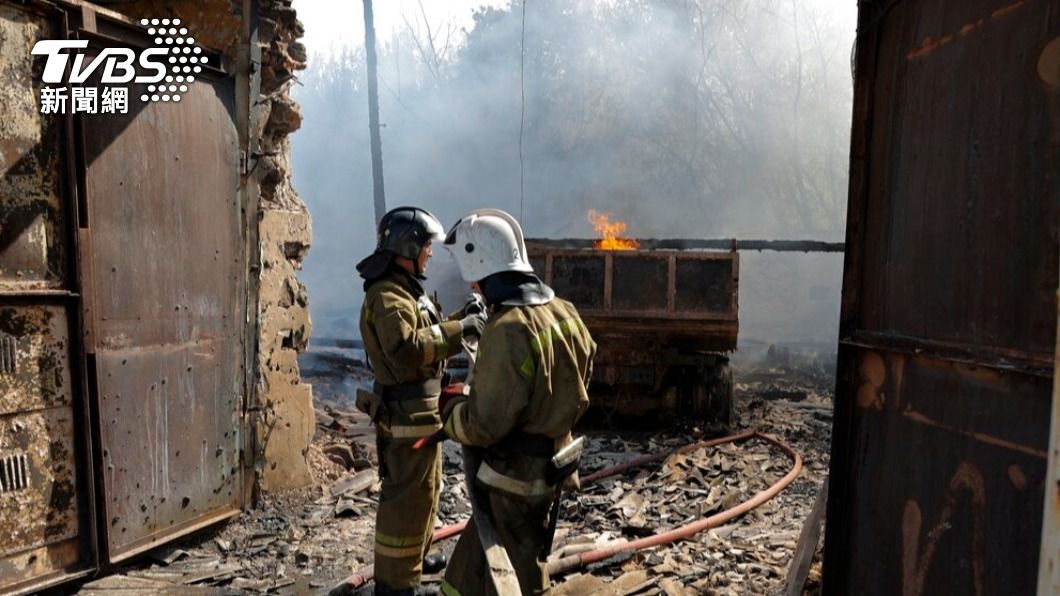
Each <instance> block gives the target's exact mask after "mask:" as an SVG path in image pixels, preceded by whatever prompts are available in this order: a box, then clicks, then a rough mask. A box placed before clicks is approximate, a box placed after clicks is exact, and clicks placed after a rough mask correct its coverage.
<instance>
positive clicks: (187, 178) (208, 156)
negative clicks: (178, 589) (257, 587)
mask: <svg viewBox="0 0 1060 596" xmlns="http://www.w3.org/2000/svg"><path fill="white" fill-rule="evenodd" d="M68 36H78V37H81V38H87V39H89V40H90V43H91V45H90V49H89V51H88V52H87V53H88V54H89V55H90V56H91V55H92V54H93V53H95V52H98V51H99V49H100V48H102V47H115V46H123V45H124V46H128V47H133V48H135V49H139V48H142V47H146V46H147V45H149V44H150V40H149V38H147V37H146V36H145V35H144V33H143V32H142V31H139V30H138V29H137V28H136V27H133V26H131V25H129V24H127V23H126V22H124V21H122V20H121V19H116V18H109V17H107V16H105V15H102V14H96V13H95V11H94V10H93V9H92V8H91V7H90V6H88V5H81V6H70V5H62V6H61V7H56V6H55V5H51V4H48V3H44V2H29V3H25V2H8V1H5V0H0V55H2V56H4V58H5V60H6V62H5V64H4V66H5V68H3V69H0V103H2V104H3V106H4V115H5V118H2V119H0V120H3V121H2V122H0V592H7V591H14V592H28V591H32V590H34V589H38V588H40V587H42V586H46V585H52V584H55V583H57V582H59V581H64V580H69V579H72V578H74V577H77V576H79V575H85V574H88V573H91V572H93V571H94V570H96V569H98V568H99V567H100V566H101V565H106V564H108V563H111V562H116V561H120V560H123V559H126V558H128V557H130V556H133V555H135V554H137V553H140V552H142V551H144V550H146V549H149V548H151V547H152V546H154V545H157V544H159V543H161V542H165V541H167V540H171V539H172V538H174V537H176V536H179V535H182V534H186V533H188V532H191V531H194V530H195V529H197V528H201V527H203V526H205V525H207V524H211V523H214V522H216V521H218V520H220V519H223V518H225V517H228V516H232V515H234V514H236V513H238V511H239V509H240V507H241V505H242V503H243V502H244V494H243V491H244V479H243V460H242V448H243V441H244V440H245V436H244V434H245V433H244V431H243V427H242V424H243V407H244V405H243V396H244V391H245V385H246V381H245V370H244V363H245V362H246V350H247V349H248V348H247V346H246V345H245V339H244V338H245V333H246V328H245V325H246V317H247V312H246V307H247V306H246V299H247V288H246V280H247V262H246V249H245V247H246V239H245V237H244V235H243V228H244V221H245V220H244V217H245V213H244V212H243V205H242V203H241V198H240V197H241V195H240V188H241V186H240V185H241V171H240V163H241V161H240V153H241V150H240V142H239V135H238V132H237V128H236V123H235V120H236V117H235V111H236V110H235V83H234V80H233V78H232V77H230V76H228V75H227V74H226V73H225V72H223V71H221V70H218V69H216V68H207V69H205V70H204V71H203V72H202V73H201V76H200V78H199V80H198V81H197V82H196V83H195V84H194V85H191V86H190V87H189V90H188V92H187V93H185V94H184V95H183V97H182V98H181V99H182V101H181V102H180V104H173V103H148V104H144V103H141V102H138V101H130V102H129V109H130V113H129V114H127V115H121V114H118V115H114V114H107V115H98V116H88V115H78V116H76V117H73V116H41V113H40V109H39V106H38V93H39V89H40V87H41V71H42V70H43V60H42V59H41V58H39V57H34V56H32V55H31V54H30V49H31V48H32V47H33V45H34V43H35V42H36V41H39V40H41V39H62V38H65V37H68ZM212 58H213V59H212V60H211V64H213V65H218V64H220V62H219V60H218V58H219V57H218V56H216V55H214V56H213V57H212ZM143 92H144V90H143V89H142V88H141V87H138V86H136V85H133V86H131V87H130V89H129V93H130V95H136V96H138V95H140V94H141V93H143Z"/></svg>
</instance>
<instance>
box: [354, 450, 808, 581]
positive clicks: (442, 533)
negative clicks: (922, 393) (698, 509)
mask: <svg viewBox="0 0 1060 596" xmlns="http://www.w3.org/2000/svg"><path fill="white" fill-rule="evenodd" d="M749 439H761V440H763V441H765V442H767V443H770V444H772V445H775V446H776V447H778V448H780V450H781V451H783V452H784V453H785V454H787V455H788V457H790V458H791V460H792V466H791V470H789V471H788V473H787V474H785V475H784V477H782V478H781V479H780V480H778V481H776V482H775V483H773V484H772V485H771V486H770V487H769V488H767V489H765V490H763V491H760V492H758V493H757V494H755V495H754V496H753V497H751V498H750V499H748V500H747V501H744V502H743V503H740V504H739V505H736V506H734V507H731V508H729V509H726V510H724V511H721V512H719V513H716V514H714V515H712V516H710V517H706V518H703V519H700V520H698V521H694V522H691V523H689V524H686V525H684V526H680V527H678V528H674V529H672V530H668V531H666V532H662V533H660V534H653V535H651V536H646V537H644V538H640V539H638V540H634V541H632V542H622V543H619V544H615V545H612V546H608V547H604V548H600V549H596V550H592V551H588V552H584V553H579V554H576V555H570V556H568V557H563V558H562V559H558V560H556V561H553V562H552V563H550V564H549V566H548V573H549V575H561V574H564V573H567V572H569V571H572V570H574V569H578V568H579V567H583V566H585V565H589V564H591V563H596V562H599V561H603V560H605V559H608V558H610V557H613V556H615V555H617V554H618V553H622V552H629V551H634V550H641V549H645V548H651V547H653V546H661V545H663V544H670V543H671V542H676V541H678V540H684V539H686V538H691V537H692V536H695V535H696V534H698V533H700V532H702V531H703V530H709V529H710V528H716V527H718V526H720V525H721V524H723V523H725V522H727V521H729V520H731V519H733V518H736V517H739V516H741V515H743V514H745V513H747V512H748V511H750V510H752V509H754V508H755V507H758V506H759V505H761V504H762V503H765V502H766V501H768V500H770V499H772V498H773V497H775V496H776V495H777V494H778V493H779V492H780V491H782V490H784V489H785V488H786V487H787V486H788V485H789V484H791V483H792V481H794V480H795V478H796V477H797V476H798V475H799V473H800V472H801V471H802V456H800V455H799V454H798V453H796V452H795V450H794V449H792V448H791V447H790V446H788V444H787V443H784V442H783V441H781V440H779V439H776V438H774V437H771V436H769V435H765V434H762V433H759V432H758V431H753V430H749V431H744V432H742V433H738V434H735V435H729V436H727V437H721V438H718V439H712V440H710V441H701V442H699V443H693V444H690V445H686V446H684V447H680V448H678V449H675V450H673V451H667V452H665V453H656V454H653V455H645V456H642V457H637V458H634V459H632V460H630V461H627V462H625V463H621V464H618V465H616V466H612V467H610V468H605V469H603V470H600V471H598V472H594V473H593V474H589V475H588V476H586V477H585V478H583V479H582V484H583V485H586V484H592V483H593V482H595V481H597V480H600V479H601V478H608V477H610V476H615V475H618V474H621V473H622V472H625V471H626V470H629V469H631V468H635V467H637V466H642V465H644V464H646V463H651V462H653V461H660V460H663V459H666V458H668V457H670V456H671V455H675V454H679V453H690V452H692V451H697V450H699V449H706V448H708V447H717V446H718V445H724V444H726V443H735V442H737V441H746V440H749ZM466 526H467V521H466V520H465V521H462V522H460V523H456V524H453V525H451V526H446V527H444V528H440V529H439V530H437V531H436V532H435V533H434V536H433V540H434V541H439V540H444V539H446V538H450V537H452V536H455V535H457V534H459V533H460V532H462V531H463V530H464V528H465V527H466ZM373 575H374V574H373V569H372V566H371V565H369V566H367V567H364V568H362V569H360V570H358V571H357V572H356V573H354V574H353V575H351V576H350V577H348V578H346V579H345V580H343V582H342V583H341V584H339V586H340V587H342V588H346V589H350V588H354V589H355V588H359V587H361V586H363V585H365V584H367V583H368V582H369V581H371V580H372V577H373ZM333 591H334V590H333Z"/></svg>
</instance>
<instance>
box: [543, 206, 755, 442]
mask: <svg viewBox="0 0 1060 596" xmlns="http://www.w3.org/2000/svg"><path fill="white" fill-rule="evenodd" d="M589 219H590V221H591V222H592V223H593V225H594V227H595V228H596V230H597V232H598V233H599V234H600V235H601V236H602V238H601V239H600V240H597V241H594V242H591V243H589V244H588V246H586V243H585V242H579V241H563V240H545V239H528V240H527V250H528V252H529V255H530V262H531V264H532V265H533V266H534V270H535V271H536V272H537V273H538V274H539V275H540V276H541V277H542V278H543V279H544V280H545V282H546V283H547V284H549V285H550V286H552V287H553V288H554V289H555V290H556V293H557V294H558V295H559V296H561V297H563V298H565V299H567V300H570V301H571V302H573V303H574V305H575V306H577V307H578V311H579V312H580V313H581V316H582V318H583V319H584V321H585V323H586V325H587V326H588V327H589V330H590V332H591V333H592V335H593V338H594V339H596V341H597V344H598V346H599V348H598V352H597V356H596V359H595V361H594V362H595V365H594V372H593V402H594V405H595V406H596V407H595V408H594V412H593V413H591V415H595V416H597V417H601V416H602V417H604V418H605V419H611V421H614V422H619V423H620V422H621V421H622V420H623V419H626V420H628V419H634V418H635V419H636V420H637V424H638V426H644V425H645V424H651V423H652V422H654V423H656V424H660V425H661V424H668V423H672V422H674V421H675V420H678V419H684V420H695V421H697V422H698V423H700V424H701V425H703V426H705V427H707V428H711V429H718V430H721V429H724V428H725V427H727V426H728V425H729V422H730V420H731V417H732V394H733V384H732V370H731V368H730V367H729V359H728V357H727V354H728V353H729V352H731V351H732V350H735V349H736V335H737V331H738V328H739V317H738V308H737V307H738V304H737V300H738V295H739V294H738V289H739V287H738V284H739V256H738V253H737V251H736V246H735V244H734V245H733V246H732V247H731V248H730V249H729V250H702V249H691V250H690V249H680V248H659V247H658V246H653V247H651V248H642V247H641V242H640V241H638V240H635V239H630V238H624V237H622V235H623V233H624V232H625V224H624V223H622V222H617V221H611V220H610V218H609V216H608V215H607V214H601V213H596V212H592V211H590V212H589Z"/></svg>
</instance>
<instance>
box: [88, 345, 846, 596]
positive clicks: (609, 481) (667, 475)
mask: <svg viewBox="0 0 1060 596" xmlns="http://www.w3.org/2000/svg"><path fill="white" fill-rule="evenodd" d="M362 358H363V355H362V354H360V353H359V352H358V351H356V350H352V349H339V348H328V349H320V348H315V349H313V350H311V351H310V352H308V353H307V354H304V355H303V357H302V362H301V365H302V371H303V376H304V377H305V378H306V380H307V381H308V382H310V383H312V384H313V387H314V399H315V402H316V410H317V433H316V437H315V439H314V442H313V445H312V446H311V449H310V453H309V457H310V461H311V464H312V469H313V473H314V476H315V479H316V484H315V486H312V487H310V488H307V489H303V490H299V491H292V492H288V493H285V494H279V495H268V496H264V497H262V498H260V499H259V500H258V501H259V502H258V503H257V505H256V506H255V507H254V508H252V509H249V510H248V511H245V512H244V513H243V514H241V515H240V516H239V517H238V518H236V519H234V520H233V521H231V522H229V523H228V524H227V525H225V526H223V527H220V528H215V529H213V530H209V531H207V532H205V533H202V534H198V535H196V536H194V537H192V538H190V539H189V540H187V541H185V542H183V543H182V544H179V545H176V546H174V547H170V548H166V549H162V550H161V551H158V552H155V553H152V554H150V555H149V556H147V557H145V558H143V559H141V560H139V561H137V562H135V563H133V564H131V565H129V566H128V567H126V568H124V569H121V570H118V572H117V573H115V574H113V575H110V576H107V577H104V578H102V579H100V580H96V581H95V582H92V583H89V584H87V585H85V586H84V587H83V588H82V589H81V593H82V594H114V593H118V592H121V593H124V594H128V593H130V592H129V591H128V590H130V589H132V590H134V591H138V592H139V593H153V594H165V593H173V594H177V593H179V594H189V593H191V594H195V593H199V594H253V593H267V592H268V593H297V594H326V593H328V591H329V590H331V589H332V588H333V587H334V586H336V585H338V584H340V583H341V582H342V580H343V579H344V578H345V577H347V576H349V575H350V574H352V573H354V572H355V571H357V570H359V569H361V568H363V567H365V566H366V565H370V564H371V559H372V542H373V540H372V537H373V520H374V515H375V507H376V503H377V501H376V496H377V495H378V481H377V479H376V476H375V466H376V454H375V446H374V431H373V430H372V428H371V426H370V425H369V424H368V421H367V420H366V419H365V417H364V416H363V415H361V414H360V413H357V412H356V411H355V409H354V407H353V396H354V391H355V389H356V387H357V386H359V385H367V384H369V383H370V382H371V377H370V373H369V371H367V370H366V369H365V368H364V366H363V364H362V363H361V361H362ZM746 360H748V359H747V358H744V359H743V360H742V361H741V362H740V363H739V365H737V366H736V367H735V380H736V384H735V400H736V401H735V414H736V417H735V423H734V424H733V428H732V431H733V432H734V433H735V432H738V431H741V430H745V429H754V430H758V431H760V432H763V433H766V434H769V435H772V436H775V437H776V438H778V439H781V440H782V441H784V442H786V443H787V444H788V445H790V446H791V447H792V448H793V449H794V450H795V451H797V452H798V453H799V454H800V455H801V456H802V459H803V470H802V473H801V474H800V475H799V476H798V477H797V478H796V479H795V480H794V482H792V484H791V485H789V486H788V487H787V488H786V489H785V490H784V491H783V492H781V493H780V494H779V495H778V496H776V497H775V498H773V499H772V500H770V501H768V502H766V503H765V504H763V505H762V506H760V507H758V508H756V509H753V510H751V511H750V512H749V513H747V514H745V515H743V516H741V517H738V518H735V519H733V520H731V521H729V522H728V523H726V524H724V525H722V526H720V527H717V528H714V529H711V530H707V531H704V532H702V533H700V534H698V535H696V536H695V537H694V538H693V539H689V540H684V541H680V542H676V543H673V544H670V545H668V546H660V547H656V548H652V549H648V550H643V551H637V552H635V553H632V554H629V553H627V554H622V555H618V556H616V557H613V558H611V559H609V560H606V561H604V562H602V563H598V564H595V565H592V566H590V567H588V568H584V569H579V570H576V571H573V572H570V573H568V574H566V575H565V576H562V577H557V578H554V586H555V593H557V594H616V595H617V594H645V595H652V594H666V595H669V596H672V595H677V594H776V593H781V592H783V590H784V585H785V577H786V574H787V572H788V567H789V564H790V562H791V559H792V556H793V553H794V552H795V549H796V544H797V541H798V539H799V533H800V530H801V529H802V526H803V522H804V520H805V519H806V518H807V516H809V514H810V511H811V509H812V508H813V505H814V501H815V499H816V496H817V492H818V491H819V489H820V487H821V482H822V480H823V479H824V478H825V476H826V475H827V470H828V449H829V435H830V430H831V420H832V391H833V385H834V381H833V372H832V371H831V370H830V369H829V368H828V367H827V366H824V365H822V364H821V363H820V362H819V361H817V360H816V359H815V358H801V359H800V358H798V357H796V356H791V355H789V354H788V353H786V352H783V351H781V350H776V351H771V352H770V353H769V354H768V355H766V357H765V358H761V359H759V358H756V359H755V361H754V362H747V361H746ZM582 434H584V435H585V436H586V437H587V452H586V454H585V455H584V456H583V459H582V465H581V473H582V475H583V476H587V475H588V474H590V473H592V472H594V471H597V470H600V469H603V468H606V467H609V466H613V465H615V464H619V463H622V462H624V461H627V460H630V459H632V458H634V457H636V456H639V455H644V454H653V453H662V452H668V451H672V450H674V449H676V448H678V447H681V446H683V445H686V444H689V443H693V442H696V441H698V440H701V439H703V438H704V437H703V436H702V435H701V433H700V432H699V430H698V429H697V428H695V427H694V426H689V427H685V428H673V429H667V430H664V431H661V432H660V431H652V432H644V431H637V430H630V429H625V430H621V431H615V430H599V429H596V430H592V431H586V432H584V433H582ZM790 468H791V460H790V459H789V458H788V456H787V455H785V454H784V453H783V452H782V451H781V450H779V449H778V448H777V447H775V446H772V445H770V444H768V443H766V442H763V441H760V440H749V441H745V442H742V443H733V444H726V445H722V446H719V447H714V448H709V449H703V450H699V451H695V452H691V453H686V454H676V455H671V456H669V457H667V458H666V459H664V460H663V461H659V462H655V463H651V464H647V465H645V466H642V467H639V468H636V469H632V470H630V471H628V472H626V473H624V474H621V475H618V476H614V477H611V478H606V479H603V480H600V481H598V482H595V483H592V484H587V485H586V486H584V487H583V489H582V490H581V491H580V492H578V493H576V494H568V495H567V496H565V498H564V500H563V505H562V509H561V515H560V521H559V524H558V528H557V532H556V540H555V544H554V555H553V556H554V557H556V556H563V555H569V554H573V553H577V552H582V551H585V550H589V549H591V548H597V547H601V546H607V545H609V544H612V543H614V542H615V541H620V540H633V539H636V538H639V537H643V536H646V535H650V534H653V533H658V532H661V531H665V530H668V529H672V528H675V527H677V526H681V525H684V524H686V523H689V522H691V521H694V520H696V519H700V518H702V517H707V516H709V515H712V514H714V513H717V512H719V511H722V510H724V509H727V508H729V507H732V506H734V505H736V504H738V503H740V502H742V501H744V500H747V499H749V498H750V497H751V496H753V495H754V494H755V493H757V492H759V491H761V490H763V489H765V488H766V487H768V486H769V485H770V484H772V483H774V482H775V481H776V480H778V479H780V478H781V477H782V476H783V475H784V474H786V473H787V472H788V470H789V469H790ZM444 473H445V489H444V491H443V494H442V502H441V513H440V516H439V518H440V519H439V522H438V523H439V526H445V525H449V524H452V523H455V522H457V521H461V520H463V519H466V518H467V517H468V515H469V513H470V509H469V506H468V504H467V495H466V492H465V489H464V481H463V474H462V472H461V470H460V453H459V448H458V447H457V446H455V445H453V444H452V443H446V446H445V448H444ZM455 542H456V538H450V539H448V540H445V541H442V542H440V543H438V544H437V545H436V548H439V549H441V550H443V551H449V550H451V549H452V547H453V546H454V544H455ZM819 561H820V553H819V552H818V553H817V555H816V556H815V560H814V564H813V566H812V567H811V569H810V574H809V578H808V580H807V584H806V593H817V592H818V591H819V581H820V562H819ZM424 581H425V583H426V585H427V586H429V587H430V586H433V587H435V588H437V586H438V583H439V581H440V578H439V577H437V576H426V577H425V578H424ZM361 592H363V593H370V591H368V590H365V589H362V590H361Z"/></svg>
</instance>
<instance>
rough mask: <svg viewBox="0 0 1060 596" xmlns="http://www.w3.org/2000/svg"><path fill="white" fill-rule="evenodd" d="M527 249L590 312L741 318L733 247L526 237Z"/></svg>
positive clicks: (593, 314) (639, 316) (674, 317)
mask: <svg viewBox="0 0 1060 596" xmlns="http://www.w3.org/2000/svg"><path fill="white" fill-rule="evenodd" d="M527 250H528V251H529V253H530V261H531V265H533V266H534V267H535V270H536V271H538V272H539V273H540V274H542V277H543V279H544V280H545V282H546V283H548V284H550V285H551V286H552V287H553V288H554V289H555V290H556V292H557V293H558V294H559V295H560V296H562V297H564V298H565V299H567V300H570V301H571V302H573V303H574V304H575V305H576V306H577V307H578V310H579V311H580V312H581V313H582V314H583V315H585V316H588V317H607V318H612V319H635V320H638V321H640V322H646V321H645V320H646V319H667V320H681V321H684V322H685V323H686V324H687V323H688V322H691V323H692V324H695V323H696V322H698V321H703V322H709V321H725V322H730V323H731V324H732V326H734V327H735V325H736V321H737V320H738V314H737V311H738V308H737V297H738V296H739V257H738V255H737V253H735V252H720V251H675V250H657V251H649V250H623V251H610V250H594V249H582V250H554V249H549V248H546V247H544V246H543V245H542V244H541V243H540V241H538V240H530V241H528V243H527ZM645 294H652V295H651V296H645ZM732 347H735V344H733V346H732Z"/></svg>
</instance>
